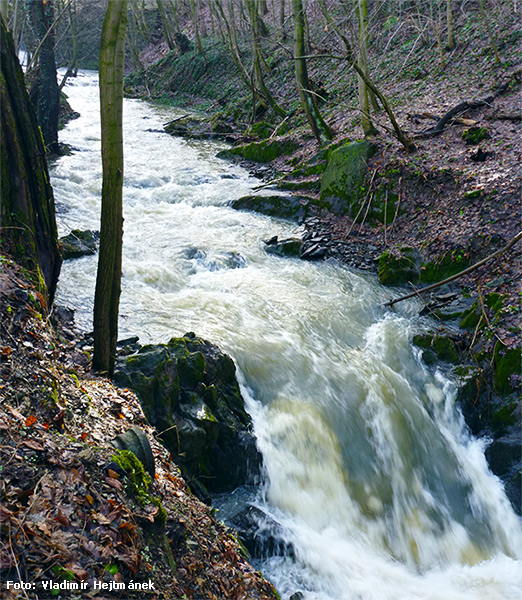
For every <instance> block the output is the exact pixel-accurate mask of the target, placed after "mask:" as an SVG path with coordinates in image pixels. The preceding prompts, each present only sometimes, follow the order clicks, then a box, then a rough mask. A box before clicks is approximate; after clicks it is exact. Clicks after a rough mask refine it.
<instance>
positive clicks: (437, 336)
mask: <svg viewBox="0 0 522 600" xmlns="http://www.w3.org/2000/svg"><path fill="white" fill-rule="evenodd" d="M412 341H413V343H414V344H415V345H416V346H418V347H419V348H422V349H423V356H422V357H423V359H424V361H425V362H426V363H428V364H434V363H436V362H438V361H441V360H442V361H444V362H449V363H457V362H458V360H459V353H458V351H457V346H456V344H455V342H454V341H453V340H452V339H451V338H450V337H449V336H448V335H446V334H444V333H437V332H428V333H419V334H417V335H414V336H413V340H412Z"/></svg>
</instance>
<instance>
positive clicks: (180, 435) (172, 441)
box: [114, 333, 261, 498]
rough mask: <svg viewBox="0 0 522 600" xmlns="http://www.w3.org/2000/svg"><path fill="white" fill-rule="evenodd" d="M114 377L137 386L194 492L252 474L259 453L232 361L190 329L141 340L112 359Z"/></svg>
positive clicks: (228, 486) (228, 485)
mask: <svg viewBox="0 0 522 600" xmlns="http://www.w3.org/2000/svg"><path fill="white" fill-rule="evenodd" d="M114 378H115V380H116V382H117V383H118V384H120V385H123V386H126V387H129V388H131V389H133V390H134V391H135V392H136V394H137V396H138V398H139V400H140V402H141V404H142V406H143V410H144V412H145V414H146V416H147V418H148V419H149V421H150V422H151V423H152V424H153V425H154V426H155V427H156V428H157V429H158V431H160V432H162V440H163V442H164V444H165V445H166V446H167V448H168V449H169V450H170V452H171V453H172V455H173V457H174V459H175V460H176V462H177V463H178V464H179V465H180V467H181V469H182V471H183V473H184V474H185V476H186V477H187V478H188V479H189V484H190V485H191V486H192V488H193V490H194V491H195V492H197V493H198V495H200V497H202V498H207V495H208V492H225V491H230V490H232V489H234V488H236V487H237V486H239V485H244V484H245V483H248V482H249V481H251V479H252V477H255V476H257V475H258V473H259V469H260V464H261V457H260V454H259V452H258V450H257V448H256V443H255V438H254V436H253V434H252V422H251V419H250V416H249V415H248V413H247V412H246V410H245V405H244V400H243V398H242V396H241V392H240V390H239V384H238V382H237V379H236V368H235V365H234V362H233V360H232V359H231V358H230V357H229V356H227V355H226V354H223V353H222V352H221V351H220V350H219V349H218V348H217V347H216V346H214V345H213V344H211V343H210V342H207V341H205V340H203V339H201V338H198V337H197V336H195V335H194V334H193V333H188V334H185V335H184V336H183V337H181V338H172V339H171V340H170V341H169V343H168V344H158V345H149V346H144V347H142V348H141V349H140V350H139V352H138V353H137V354H135V355H132V356H129V357H122V358H120V359H118V361H117V364H116V369H115V374H114ZM202 478H203V479H202Z"/></svg>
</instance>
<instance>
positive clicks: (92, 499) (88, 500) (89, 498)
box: [85, 494, 94, 504]
mask: <svg viewBox="0 0 522 600" xmlns="http://www.w3.org/2000/svg"><path fill="white" fill-rule="evenodd" d="M85 499H86V500H87V502H88V503H89V504H94V498H93V497H92V496H91V495H90V494H85Z"/></svg>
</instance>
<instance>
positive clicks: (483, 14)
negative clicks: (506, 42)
mask: <svg viewBox="0 0 522 600" xmlns="http://www.w3.org/2000/svg"><path fill="white" fill-rule="evenodd" d="M478 3H479V10H480V16H481V17H482V21H483V22H484V27H485V28H486V31H487V32H488V36H489V41H490V42H491V49H492V50H493V54H494V55H495V61H496V63H497V65H500V64H502V61H501V60H500V54H499V52H498V48H497V42H496V40H495V34H494V33H493V30H492V29H491V23H490V22H489V15H488V14H487V12H486V7H485V5H484V0H478Z"/></svg>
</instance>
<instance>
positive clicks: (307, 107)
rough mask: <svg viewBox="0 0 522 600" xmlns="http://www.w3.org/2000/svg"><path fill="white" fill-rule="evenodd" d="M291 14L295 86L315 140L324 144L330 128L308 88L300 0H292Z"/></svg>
mask: <svg viewBox="0 0 522 600" xmlns="http://www.w3.org/2000/svg"><path fill="white" fill-rule="evenodd" d="M292 15H293V18H294V48H295V75H296V80H297V87H298V88H299V97H300V98H301V105H302V107H303V110H304V112H305V114H306V118H307V119H308V122H309V123H310V127H311V128H312V131H313V133H314V135H315V137H316V138H317V140H318V141H319V142H320V143H321V144H324V143H325V142H327V141H329V140H331V139H332V137H333V133H332V130H331V129H330V127H328V125H327V124H326V123H325V121H324V119H323V117H322V116H321V113H320V112H319V109H318V108H317V103H316V101H315V97H314V95H313V94H312V93H311V90H310V81H309V79H308V71H307V68H306V59H305V56H306V51H305V36H304V11H303V2H302V0H292Z"/></svg>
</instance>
